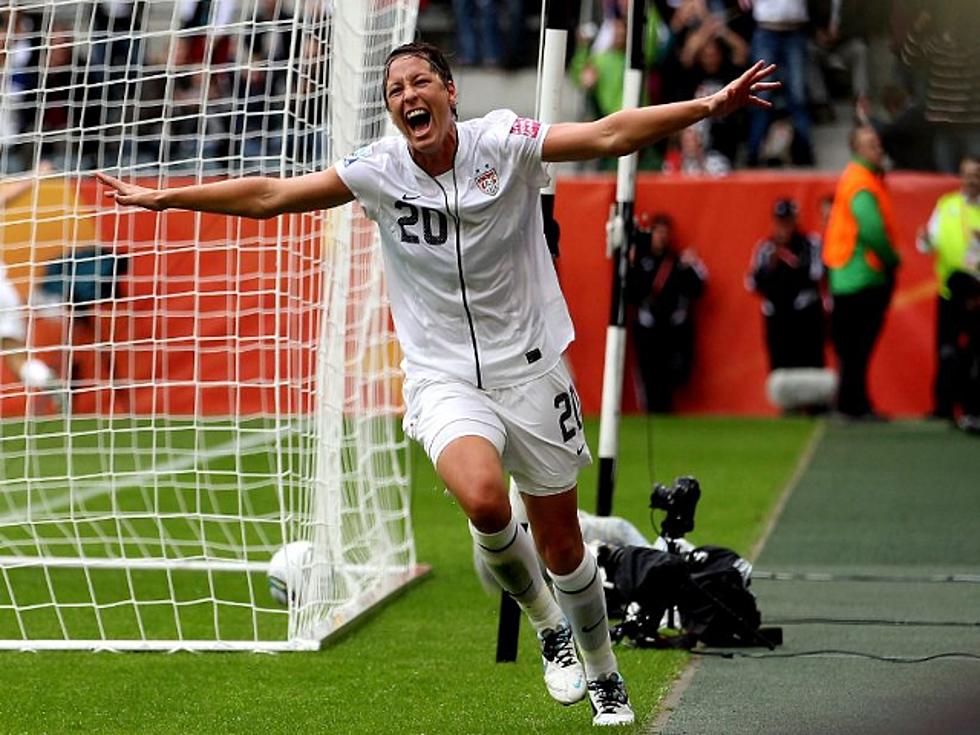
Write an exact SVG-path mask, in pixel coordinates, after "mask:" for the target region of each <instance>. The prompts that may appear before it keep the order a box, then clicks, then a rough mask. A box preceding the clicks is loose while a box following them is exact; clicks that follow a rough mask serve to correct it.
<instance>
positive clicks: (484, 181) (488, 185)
mask: <svg viewBox="0 0 980 735" xmlns="http://www.w3.org/2000/svg"><path fill="white" fill-rule="evenodd" d="M476 185H477V186H478V187H480V191H482V192H483V193H484V194H486V195H487V196H488V197H495V196H497V192H498V191H500V178H499V177H498V176H497V169H495V168H488V169H487V170H486V171H484V172H483V173H480V174H477V176H476Z"/></svg>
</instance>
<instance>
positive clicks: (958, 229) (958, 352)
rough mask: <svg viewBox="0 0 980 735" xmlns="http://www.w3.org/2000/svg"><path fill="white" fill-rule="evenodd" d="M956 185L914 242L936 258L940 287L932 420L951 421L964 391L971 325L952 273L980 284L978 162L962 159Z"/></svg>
mask: <svg viewBox="0 0 980 735" xmlns="http://www.w3.org/2000/svg"><path fill="white" fill-rule="evenodd" d="M960 180H961V187H960V189H959V191H953V192H949V193H948V194H944V195H943V196H941V197H940V198H939V201H937V202H936V207H935V209H934V210H933V212H932V216H931V217H930V218H929V224H928V225H927V226H926V227H925V228H923V229H922V230H920V231H919V238H918V247H919V250H921V251H922V252H927V253H932V254H933V255H934V256H935V259H936V278H937V281H938V286H939V296H938V299H937V301H938V307H937V310H936V349H937V356H936V379H935V384H934V386H933V398H934V405H933V413H932V415H933V416H935V417H937V418H942V419H950V420H951V419H953V418H954V412H955V409H956V407H957V405H958V404H959V405H960V406H961V408H962V404H963V402H964V397H965V396H964V390H966V389H967V388H968V383H969V381H968V380H967V377H968V376H967V375H966V372H967V371H966V370H965V369H964V368H965V365H964V360H965V353H964V349H963V344H964V343H966V342H968V341H969V338H967V340H966V342H965V341H964V340H963V339H962V338H963V335H964V332H965V331H967V327H968V324H969V323H970V321H971V320H970V319H969V315H968V314H967V313H966V310H967V306H968V304H967V301H966V299H964V298H961V297H960V298H958V297H957V296H956V295H955V294H954V293H953V290H951V288H950V279H951V277H952V276H953V275H954V274H957V273H959V274H963V275H964V276H972V277H973V278H977V279H980V158H978V157H976V156H965V157H964V158H963V159H962V161H961V162H960ZM975 338H978V337H977V336H975Z"/></svg>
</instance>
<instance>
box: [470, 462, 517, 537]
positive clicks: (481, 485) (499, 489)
mask: <svg viewBox="0 0 980 735" xmlns="http://www.w3.org/2000/svg"><path fill="white" fill-rule="evenodd" d="M460 494H461V495H462V496H463V497H460V498H459V499H460V503H461V505H462V506H463V508H464V510H465V511H466V515H467V516H468V517H469V519H470V522H471V523H472V524H473V525H474V526H476V528H477V529H478V530H480V531H482V532H483V533H495V532H497V531H499V530H501V529H502V528H503V527H504V526H506V525H507V523H508V521H510V513H511V511H510V500H509V499H508V497H507V489H506V486H505V485H504V483H503V479H502V478H495V477H490V476H479V475H477V476H474V477H472V478H470V480H469V481H468V482H467V486H466V488H465V489H463V491H462V493H460Z"/></svg>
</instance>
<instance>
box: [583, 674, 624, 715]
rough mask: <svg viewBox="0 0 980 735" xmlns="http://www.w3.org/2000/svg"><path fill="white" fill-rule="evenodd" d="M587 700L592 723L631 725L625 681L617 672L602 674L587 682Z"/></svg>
mask: <svg viewBox="0 0 980 735" xmlns="http://www.w3.org/2000/svg"><path fill="white" fill-rule="evenodd" d="M589 701H590V702H591V703H592V712H593V713H594V716H593V717H592V724H593V725H600V726H604V725H632V724H633V720H634V716H633V708H632V707H630V698H629V696H628V695H627V694H626V682H624V681H623V677H621V676H620V675H619V673H618V672H615V671H614V672H613V673H611V674H604V675H603V676H600V677H598V678H597V679H592V680H591V681H590V682H589Z"/></svg>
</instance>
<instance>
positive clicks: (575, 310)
mask: <svg viewBox="0 0 980 735" xmlns="http://www.w3.org/2000/svg"><path fill="white" fill-rule="evenodd" d="M888 182H889V188H890V190H891V192H892V196H893V198H894V202H895V211H896V215H897V217H898V226H899V230H900V241H899V243H898V249H899V251H900V253H901V255H902V258H903V266H902V268H901V270H900V271H899V275H898V283H897V288H896V292H895V298H894V301H893V303H892V308H891V310H890V313H889V315H888V318H887V322H886V327H885V331H884V334H883V336H882V339H881V342H880V343H879V347H878V351H877V353H876V355H875V357H874V359H873V361H872V365H871V372H870V378H869V384H870V392H871V396H872V400H873V401H875V402H876V405H877V407H878V408H879V409H880V410H882V411H884V412H886V413H892V414H896V415H917V414H919V415H921V414H923V413H926V412H927V411H928V410H929V409H930V408H931V384H932V377H933V370H934V368H933V362H934V356H933V352H934V350H933V343H934V334H935V331H934V329H935V328H934V319H935V317H934V314H935V293H936V289H935V277H934V275H933V271H932V259H931V258H929V257H927V256H923V255H921V254H919V253H917V252H916V251H915V232H916V230H917V228H918V227H920V226H922V225H924V224H925V222H926V220H927V219H928V217H929V214H930V212H931V211H932V207H933V205H934V204H935V201H936V199H937V198H938V197H939V195H940V194H942V193H944V192H946V191H950V190H952V189H955V188H956V187H957V186H958V184H957V182H956V180H955V179H953V178H951V177H943V176H933V175H924V174H911V173H895V174H892V175H890V176H889V177H888ZM835 183H836V175H834V174H825V173H815V174H781V173H755V172H751V173H749V172H746V173H737V174H734V175H732V176H729V177H727V178H723V179H712V178H702V177H681V176H676V177H675V176H661V175H655V174H647V175H640V177H639V178H638V182H637V192H636V211H637V212H638V213H641V212H649V213H651V214H653V213H656V212H666V213H668V214H670V215H671V216H672V217H673V219H674V222H675V226H676V227H675V228H676V232H677V242H678V244H679V245H680V246H682V247H693V248H695V250H696V251H697V253H698V254H699V255H700V257H701V258H702V260H703V261H704V263H705V265H706V266H707V268H708V271H709V276H708V285H707V289H706V291H705V295H704V298H703V299H702V301H701V302H700V303H699V305H698V313H697V320H698V326H697V329H698V336H697V354H696V357H695V367H694V372H693V375H692V376H691V380H690V382H689V384H688V385H687V386H685V387H684V388H683V389H682V390H681V392H680V393H679V394H678V396H677V401H676V404H677V410H678V411H679V412H689V413H724V414H771V413H775V411H774V409H773V408H772V407H771V406H770V405H769V404H768V402H767V400H766V397H765V392H764V384H765V379H766V373H767V370H768V363H767V358H766V352H765V342H764V338H763V325H762V315H761V313H760V310H759V300H758V298H757V297H756V296H754V295H753V294H751V293H749V292H748V291H746V289H745V285H744V281H745V275H746V273H747V272H748V268H749V259H750V257H751V254H752V250H753V248H754V247H755V244H756V242H757V241H758V240H759V239H760V238H761V237H763V236H764V235H766V234H767V233H768V232H769V228H770V214H771V212H772V206H773V203H774V202H775V201H776V200H777V199H779V198H781V197H793V198H794V199H796V201H797V202H798V204H799V206H800V221H801V225H802V228H803V229H804V230H806V231H815V230H818V229H819V217H820V215H819V203H820V200H821V198H823V197H824V196H826V195H830V194H833V190H834V185H835ZM555 201H556V207H555V208H556V216H557V218H558V221H559V224H560V226H561V233H562V235H561V251H562V255H561V258H560V266H559V269H560V272H561V279H562V284H563V288H564V290H565V294H566V297H567V299H568V303H569V308H570V309H571V312H572V319H573V321H574V322H575V329H576V341H575V343H574V344H573V345H572V347H571V349H570V358H571V362H572V365H573V367H574V369H575V374H576V379H577V381H578V387H579V393H580V394H581V397H582V403H583V408H584V410H585V411H586V412H588V413H595V412H597V411H598V409H599V406H600V403H601V397H600V393H601V386H602V356H603V349H604V347H603V345H604V341H605V330H606V325H607V322H608V317H609V315H608V307H606V306H605V305H606V304H608V303H609V298H610V293H611V280H612V271H611V265H610V261H609V260H608V259H607V258H606V255H605V222H606V218H607V216H608V213H609V207H610V205H611V204H612V203H613V202H614V201H615V182H614V180H613V179H612V178H611V177H609V176H602V177H598V176H596V177H585V178H577V179H563V180H560V181H559V182H558V190H557V194H556V198H555ZM597 304H599V305H602V306H600V307H597V306H596V305H597ZM829 354H830V348H829V345H828V355H829ZM632 364H633V361H632V360H631V359H630V355H629V353H628V354H627V371H626V372H627V375H626V384H625V386H624V394H623V409H624V411H627V412H630V411H635V410H637V406H638V405H639V403H638V400H637V391H636V385H635V382H634V380H633V374H632V371H631V369H630V365H632Z"/></svg>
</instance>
